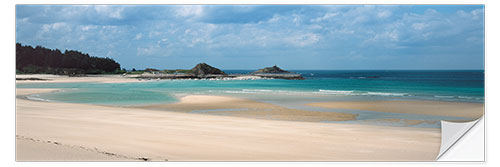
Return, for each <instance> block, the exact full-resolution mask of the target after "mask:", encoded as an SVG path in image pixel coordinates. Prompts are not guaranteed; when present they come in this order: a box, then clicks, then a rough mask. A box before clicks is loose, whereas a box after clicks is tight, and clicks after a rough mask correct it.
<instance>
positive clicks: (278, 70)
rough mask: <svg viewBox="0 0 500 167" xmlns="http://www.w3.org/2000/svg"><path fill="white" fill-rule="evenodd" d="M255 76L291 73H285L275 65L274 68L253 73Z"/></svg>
mask: <svg viewBox="0 0 500 167" xmlns="http://www.w3.org/2000/svg"><path fill="white" fill-rule="evenodd" d="M252 73H253V74H282V73H291V72H289V71H285V70H283V69H281V68H279V67H278V66H276V65H274V66H272V67H266V68H263V69H260V70H257V71H254V72H252Z"/></svg>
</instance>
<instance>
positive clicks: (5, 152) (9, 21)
mask: <svg viewBox="0 0 500 167" xmlns="http://www.w3.org/2000/svg"><path fill="white" fill-rule="evenodd" d="M125 2H126V3H127V4H160V3H161V4H283V3H286V4H485V5H486V7H485V9H486V11H485V19H486V52H485V54H486V57H485V60H486V62H485V66H486V69H485V71H486V85H485V89H486V94H485V99H486V106H485V107H486V119H485V122H486V127H485V128H486V163H477V162H473V163H469V162H465V163H462V162H424V163H408V162H404V163H397V162H394V163H392V162H383V163H376V162H375V163H374V162H353V163H351V162H340V163H339V162H298V163H293V162H275V163H274V162H245V163H241V162H224V163H223V162H215V163H213V162H210V163H206V162H203V163H197V162H187V163H185V162H168V163H165V162H111V163H97V162H86V163H76V162H63V163H61V162H48V163H26V162H24V163H19V162H17V163H16V162H15V155H14V149H15V146H14V143H15V137H14V134H15V129H14V121H15V120H14V119H13V118H14V117H15V112H14V111H15V105H14V103H15V101H14V98H13V97H15V89H14V87H15V81H14V78H15V70H14V69H15V56H14V55H15V25H14V24H15V4H48V3H51V4H122V3H125ZM0 8H1V12H2V14H1V15H0V17H2V19H1V20H2V22H3V25H2V26H1V29H2V31H1V37H2V38H1V43H0V50H1V52H2V54H1V59H0V60H1V61H0V63H1V64H0V67H1V68H2V70H1V71H2V73H3V75H2V78H1V79H2V82H0V83H1V86H0V88H1V89H2V90H1V94H0V97H1V99H0V102H1V103H2V105H1V106H2V108H1V110H0V114H1V115H0V119H1V120H0V122H1V126H0V128H1V136H2V137H1V138H0V144H1V145H0V148H2V149H1V156H0V160H1V164H2V165H1V166H19V167H24V166H50V167H67V166H72V167H80V166H120V167H128V166H148V167H149V166H151V167H153V166H218V167H219V166H220V167H225V166H231V167H234V166H245V167H246V166H261V165H263V166H287V167H288V166H332V165H339V166H375V167H377V166H380V167H387V166H389V167H390V166H397V167H399V166H427V165H429V166H453V167H454V166H491V167H493V166H500V165H499V164H500V160H499V158H495V157H497V156H498V155H500V152H499V144H498V143H499V142H498V141H500V133H497V132H495V131H496V130H490V129H496V128H495V127H500V125H499V122H500V120H498V118H499V116H498V115H499V114H498V112H500V111H497V110H498V106H497V105H495V103H496V100H497V99H500V96H499V93H500V92H499V91H498V86H497V87H495V86H496V85H500V82H498V81H499V79H498V76H499V74H500V71H499V69H498V68H499V64H498V63H499V62H500V61H499V60H498V59H499V58H498V57H499V56H500V55H499V52H498V48H499V45H500V41H499V38H498V37H499V36H498V34H499V30H500V27H499V26H498V21H496V20H497V19H498V16H500V13H499V11H500V9H499V5H498V1H494V0H490V1H486V0H459V1H444V0H439V1H436V0H407V1H396V0H354V1H352V0H351V1H347V0H340V1H339V0H336V1H333V0H307V1H304V0H286V1H285V0H267V1H266V0H234V1H231V0H216V1H215V0H211V1H200V0H184V1H172V0H168V1H165V0H163V1H158V0H132V1H125V0H105V1H103V0H88V1H82V0H78V1H71V2H68V0H45V1H37V0H18V1H2V2H1V6H0ZM495 141H496V142H495Z"/></svg>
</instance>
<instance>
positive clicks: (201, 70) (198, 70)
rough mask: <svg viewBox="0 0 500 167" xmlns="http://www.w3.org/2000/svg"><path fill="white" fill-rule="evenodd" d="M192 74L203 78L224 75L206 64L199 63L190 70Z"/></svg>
mask: <svg viewBox="0 0 500 167" xmlns="http://www.w3.org/2000/svg"><path fill="white" fill-rule="evenodd" d="M191 72H192V74H194V75H197V76H203V75H226V73H224V71H222V70H220V69H218V68H215V67H212V66H210V65H208V64H206V63H200V64H197V65H196V66H195V67H194V68H192V69H191Z"/></svg>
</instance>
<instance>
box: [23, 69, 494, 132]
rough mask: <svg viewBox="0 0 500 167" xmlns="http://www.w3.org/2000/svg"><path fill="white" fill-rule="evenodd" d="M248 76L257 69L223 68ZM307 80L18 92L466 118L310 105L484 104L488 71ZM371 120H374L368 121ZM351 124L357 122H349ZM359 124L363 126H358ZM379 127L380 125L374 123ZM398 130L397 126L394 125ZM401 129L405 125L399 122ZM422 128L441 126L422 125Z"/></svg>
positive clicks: (62, 98)
mask: <svg viewBox="0 0 500 167" xmlns="http://www.w3.org/2000/svg"><path fill="white" fill-rule="evenodd" d="M224 71H225V72H226V73H229V74H246V73H250V72H252V71H253V70H224ZM292 72H295V73H299V74H302V76H303V77H304V78H305V80H283V79H258V80H232V79H227V80H208V79H207V80H203V79H202V80H193V79H191V80H150V81H144V82H133V83H35V82H33V83H23V84H16V87H17V88H59V89H61V91H57V92H53V93H42V94H34V95H30V96H28V97H27V98H28V99H32V100H41V101H55V102H68V103H89V104H98V105H112V106H141V105H150V104H159V103H175V102H177V101H178V99H179V97H182V96H185V95H193V94H202V95H229V96H235V97H241V98H247V99H252V100H256V101H261V102H268V103H273V104H277V105H282V106H285V107H288V108H297V109H306V110H315V111H324V112H329V111H335V112H348V113H353V112H354V113H358V114H359V115H360V116H358V117H359V118H358V121H359V120H363V119H384V118H411V119H418V120H439V119H446V120H463V119H464V118H459V117H439V116H428V115H419V114H396V113H389V114H387V113H382V112H371V111H344V110H333V109H324V108H315V107H309V106H306V105H303V104H306V103H309V102H322V101H353V100H355V101H364V100H366V101H372V100H433V101H453V102H470V103H484V100H485V99H484V95H485V89H484V87H485V82H484V70H292ZM365 122H371V121H365ZM345 123H353V122H349V121H347V122H345ZM354 123H359V122H354ZM370 124H377V125H380V124H381V123H370ZM390 126H398V125H397V123H396V124H395V125H390ZM401 126H403V124H401ZM418 126H419V127H439V126H440V125H439V123H437V124H432V125H418Z"/></svg>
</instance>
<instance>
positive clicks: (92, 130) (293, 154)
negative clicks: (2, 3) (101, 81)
mask: <svg viewBox="0 0 500 167" xmlns="http://www.w3.org/2000/svg"><path fill="white" fill-rule="evenodd" d="M42 91H47V92H49V91H54V89H47V90H45V89H16V94H17V95H18V96H22V95H27V94H31V93H40V92H42ZM182 100H183V101H182V102H180V103H179V104H177V105H179V106H177V107H179V108H180V109H182V105H186V104H197V103H198V104H199V103H202V104H203V102H204V101H205V102H207V101H210V102H217V103H221V104H223V103H225V102H226V103H234V100H236V99H233V98H230V97H211V96H191V97H189V96H187V97H186V98H184V99H182ZM214 100H215V101H214ZM186 106H190V105H186ZM220 107H222V106H220ZM269 107H273V106H272V105H271V106H269ZM274 107H275V106H274ZM217 108H219V107H217ZM222 108H223V107H222ZM184 109H186V108H184ZM282 110H286V109H282ZM298 112H300V111H298ZM337 116H341V115H337ZM331 117H332V118H333V117H334V116H333V115H332V116H331ZM340 118H341V117H340ZM16 135H18V136H22V139H21V138H18V139H17V147H16V149H17V150H16V152H17V154H16V155H17V156H16V159H17V160H20V161H21V160H38V161H43V160H49V161H50V160H54V159H57V157H63V156H62V155H63V154H66V153H67V152H71V155H74V156H73V157H72V158H71V159H65V158H63V159H61V160H77V161H109V160H117V161H130V160H151V161H167V160H168V161H432V160H434V158H435V157H436V156H437V154H438V151H439V145H440V130H439V129H438V128H411V127H389V126H371V125H357V124H336V123H320V122H303V121H285V120H269V119H254V118H246V117H243V116H241V117H235V116H225V115H208V114H194V113H185V112H169V111H159V110H154V109H147V108H131V107H112V106H100V105H91V104H75V103H60V102H41V101H31V100H26V99H22V98H17V99H16ZM24 139H33V141H32V140H24ZM36 141H42V142H36ZM47 141H51V143H48V142H47ZM54 142H57V143H60V144H61V145H56V144H54ZM33 148H39V149H33ZM88 148H91V150H98V151H89V150H88ZM41 149H43V150H44V151H43V152H39V150H41ZM107 153H109V154H107ZM114 155H116V156H114ZM103 156H104V158H103ZM125 157H126V158H125ZM108 158H109V159H108Z"/></svg>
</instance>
